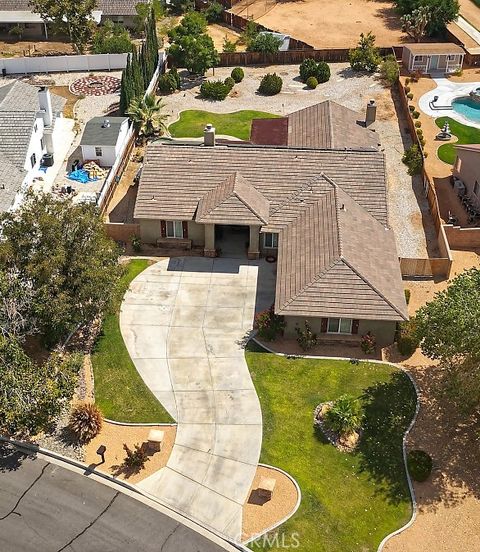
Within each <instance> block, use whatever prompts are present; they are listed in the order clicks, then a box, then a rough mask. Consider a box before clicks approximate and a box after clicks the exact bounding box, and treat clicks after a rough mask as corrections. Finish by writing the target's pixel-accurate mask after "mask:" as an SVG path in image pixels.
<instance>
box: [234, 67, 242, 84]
mask: <svg viewBox="0 0 480 552" xmlns="http://www.w3.org/2000/svg"><path fill="white" fill-rule="evenodd" d="M230 76H231V77H232V79H233V80H234V81H235V82H236V83H239V82H242V80H243V78H244V77H245V73H244V72H243V69H242V68H241V67H235V69H232V72H231V73H230Z"/></svg>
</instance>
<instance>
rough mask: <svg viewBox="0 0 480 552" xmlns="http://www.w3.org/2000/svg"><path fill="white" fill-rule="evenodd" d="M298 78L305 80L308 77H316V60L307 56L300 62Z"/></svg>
mask: <svg viewBox="0 0 480 552" xmlns="http://www.w3.org/2000/svg"><path fill="white" fill-rule="evenodd" d="M299 72H300V78H301V79H302V82H305V83H306V82H307V80H308V79H309V78H310V77H315V78H316V77H317V62H316V61H315V60H314V59H312V58H307V59H304V60H303V61H302V63H300V67H299Z"/></svg>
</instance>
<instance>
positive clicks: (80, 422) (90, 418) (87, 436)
mask: <svg viewBox="0 0 480 552" xmlns="http://www.w3.org/2000/svg"><path fill="white" fill-rule="evenodd" d="M102 422H103V419H102V413H101V412H100V409H99V408H98V406H97V405H96V404H94V403H82V404H79V405H77V406H75V408H74V409H73V410H72V413H71V414H70V421H69V427H70V430H71V431H72V433H74V435H75V436H76V437H77V439H78V440H79V441H80V442H81V443H88V442H89V441H91V440H92V439H93V438H94V437H96V436H97V435H98V434H99V433H100V430H101V429H102Z"/></svg>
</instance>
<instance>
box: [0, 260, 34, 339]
mask: <svg viewBox="0 0 480 552" xmlns="http://www.w3.org/2000/svg"><path fill="white" fill-rule="evenodd" d="M34 302H35V289H34V287H33V283H32V281H31V280H28V279H25V278H22V277H21V276H20V272H19V271H18V270H17V269H16V268H11V269H9V270H5V269H3V268H0V334H1V335H3V336H4V337H7V336H15V337H17V338H18V339H22V338H23V337H24V336H25V335H28V334H31V333H34V332H35V330H36V323H35V316H34V313H33V305H34Z"/></svg>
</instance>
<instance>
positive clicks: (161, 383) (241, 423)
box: [120, 257, 275, 540]
mask: <svg viewBox="0 0 480 552" xmlns="http://www.w3.org/2000/svg"><path fill="white" fill-rule="evenodd" d="M258 282H260V285H258ZM274 287H275V276H274V273H273V265H269V264H267V263H265V262H264V261H247V260H246V259H245V260H243V259H225V258H220V259H207V258H202V257H200V258H199V257H186V258H173V259H166V260H162V261H160V262H158V263H156V264H155V265H152V266H151V267H149V268H148V269H147V270H145V271H144V272H143V273H142V274H140V275H139V276H138V277H137V278H136V279H135V280H134V281H133V282H132V284H131V287H130V290H129V291H128V292H127V294H126V295H125V298H124V302H123V304H122V310H121V316H120V325H121V330H122V335H123V338H124V340H125V343H126V346H127V349H128V351H129V353H130V356H131V357H132V359H133V362H134V363H135V366H136V367H137V370H138V371H139V373H140V374H141V376H142V378H143V379H144V381H145V383H146V384H147V385H148V386H149V387H150V389H151V390H152V392H153V393H154V394H155V395H156V397H157V398H158V399H159V400H160V402H161V403H162V404H163V405H164V407H165V408H166V409H167V410H168V411H169V412H170V414H171V415H172V416H173V417H174V418H175V419H176V420H177V422H178V429H177V437H176V441H175V445H174V447H173V451H172V454H171V456H170V459H169V461H168V464H167V466H166V467H165V468H163V469H162V470H160V471H158V472H157V473H155V474H153V475H151V476H150V477H148V478H147V479H145V480H144V481H142V483H141V484H140V486H141V487H142V488H143V489H144V490H145V491H147V492H149V493H151V494H152V495H155V496H156V497H157V498H159V499H160V500H162V501H163V502H164V503H166V504H167V505H169V506H171V507H173V508H175V509H176V510H178V511H179V512H181V513H182V514H184V515H186V516H188V517H190V518H192V519H194V520H196V521H199V522H201V523H203V524H205V525H206V526H208V527H209V528H211V529H213V530H215V531H218V532H219V533H221V534H222V535H225V536H228V537H230V538H233V539H235V540H240V537H241V532H242V506H243V504H244V503H245V501H246V499H247V494H248V491H249V488H250V485H251V483H252V480H253V478H254V475H255V471H256V467H257V464H258V459H259V455H260V447H261V443H262V414H261V410H260V404H259V401H258V397H257V394H256V392H255V388H254V386H253V383H252V380H251V378H250V373H249V371H248V367H247V364H246V362H245V357H244V348H243V347H244V339H245V336H246V335H247V334H248V332H249V331H250V330H251V328H252V322H253V318H254V313H255V310H263V309H265V308H268V307H269V306H270V305H271V303H272V301H273V294H274Z"/></svg>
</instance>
